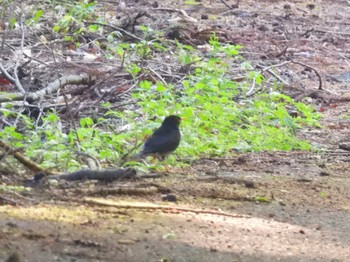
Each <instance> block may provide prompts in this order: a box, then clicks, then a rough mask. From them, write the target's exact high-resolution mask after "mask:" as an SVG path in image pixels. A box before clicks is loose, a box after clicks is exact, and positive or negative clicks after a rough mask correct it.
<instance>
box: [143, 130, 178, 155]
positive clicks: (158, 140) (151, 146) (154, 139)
mask: <svg viewBox="0 0 350 262" xmlns="http://www.w3.org/2000/svg"><path fill="white" fill-rule="evenodd" d="M157 131H158V130H157ZM178 144H179V134H178V133H177V132H168V133H161V134H159V133H158V132H154V134H153V135H152V136H151V137H150V138H148V140H147V141H146V143H145V144H144V147H143V150H142V153H143V154H152V153H165V152H170V151H173V150H175V149H176V147H177V146H178Z"/></svg>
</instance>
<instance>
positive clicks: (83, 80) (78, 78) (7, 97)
mask: <svg viewBox="0 0 350 262" xmlns="http://www.w3.org/2000/svg"><path fill="white" fill-rule="evenodd" d="M95 80H96V78H95V77H93V76H90V75H88V74H83V75H67V76H62V77H61V78H59V79H57V80H55V81H54V82H52V83H50V84H48V85H47V87H45V88H43V89H41V90H39V91H36V92H33V93H28V94H22V93H8V94H1V95H0V103H2V102H10V101H20V100H23V99H24V98H26V99H31V100H33V101H36V100H39V99H40V98H41V97H43V96H45V95H51V94H52V93H54V92H55V91H57V90H58V89H60V88H62V87H64V86H66V85H92V84H94V83H95Z"/></svg>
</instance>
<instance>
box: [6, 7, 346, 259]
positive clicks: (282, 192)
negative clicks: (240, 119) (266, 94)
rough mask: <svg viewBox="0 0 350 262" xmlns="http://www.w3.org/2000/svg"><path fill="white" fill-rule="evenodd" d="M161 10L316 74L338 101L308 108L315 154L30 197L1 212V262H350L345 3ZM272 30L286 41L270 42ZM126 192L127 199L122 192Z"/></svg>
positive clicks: (249, 157)
mask: <svg viewBox="0 0 350 262" xmlns="http://www.w3.org/2000/svg"><path fill="white" fill-rule="evenodd" d="M137 2H138V1H137ZM140 2H142V1H140ZM165 2H168V1H165ZM165 2H164V4H163V3H159V4H160V5H162V6H163V5H164V6H166V7H168V8H181V9H184V10H186V12H187V13H188V14H189V15H190V16H192V17H195V18H196V19H199V20H200V19H201V16H202V14H208V15H209V16H211V15H216V16H221V19H218V20H215V23H218V24H220V26H221V28H222V29H225V30H229V31H230V32H231V33H232V37H233V39H235V41H236V42H237V43H238V44H242V45H243V46H244V47H245V48H244V53H246V55H247V56H248V57H249V58H250V59H255V60H258V59H266V58H263V56H264V55H266V56H268V57H269V56H270V55H271V54H272V53H273V54H278V53H279V52H281V51H282V50H283V48H284V47H288V49H286V50H285V52H286V53H288V52H290V53H293V54H292V55H293V56H296V57H298V58H299V60H300V61H303V62H304V63H306V64H308V65H311V66H312V67H313V68H316V69H317V71H318V72H319V73H320V74H321V76H322V85H323V89H324V90H327V91H328V92H329V93H331V94H332V95H333V96H336V97H343V99H337V100H331V99H329V100H328V101H324V100H323V101H313V103H314V104H315V107H316V109H317V110H318V111H319V112H321V114H322V119H321V124H322V126H323V128H314V129H307V130H304V131H302V132H301V133H300V134H299V136H300V137H301V138H304V139H307V140H309V141H310V142H311V143H312V144H313V145H314V146H315V147H317V148H319V149H320V150H319V151H317V152H310V151H308V152H299V151H298V152H296V151H293V152H260V153H247V154H239V153H237V155H236V156H235V157H227V158H225V157H223V158H207V159H199V160H197V161H195V162H193V163H191V165H190V166H187V167H182V168H171V169H170V171H169V172H165V173H164V174H163V175H162V176H159V177H156V178H151V179H146V180H135V181H126V182H115V183H110V184H107V185H106V184H101V183H96V182H91V181H84V182H81V183H76V182H75V183H73V182H70V183H68V182H66V183H64V184H60V185H59V186H57V185H50V187H49V188H38V189H35V188H34V189H33V190H31V191H28V192H27V193H26V194H25V195H23V194H22V196H21V197H18V198H16V201H15V202H14V203H13V204H12V205H2V206H0V236H1V237H0V247H1V248H0V260H2V261H3V260H4V259H5V258H6V257H8V256H9V254H11V253H13V252H17V253H18V255H19V256H20V257H21V259H23V261H186V262H187V261H203V262H204V261H222V262H226V261H237V262H238V261H242V262H243V261H252V262H253V261H350V229H349V228H350V226H349V225H350V224H349V222H350V152H348V151H346V150H342V149H339V146H340V145H342V144H344V143H346V142H348V141H349V140H350V120H349V119H350V118H349V102H348V101H347V100H348V99H347V93H348V92H349V89H350V80H349V79H341V80H339V79H338V80H336V79H335V78H336V76H337V75H340V74H342V73H346V72H350V35H349V32H350V22H349V14H350V5H349V3H348V2H347V1H345V0H344V1H342V0H336V1H334V0H315V1H309V2H305V1H296V0H292V1H268V0H266V1H251V0H249V1H241V3H240V4H239V8H237V9H233V10H231V11H229V9H228V7H226V6H225V5H223V3H222V2H221V1H211V2H212V3H211V4H210V3H209V1H206V0H203V1H200V2H199V5H184V4H181V5H180V4H178V3H169V4H166V3H165ZM230 2H232V1H228V2H226V3H230ZM230 4H233V3H230ZM140 8H141V7H140ZM230 12H231V13H230ZM223 13H225V15H222V14H223ZM201 21H202V20H201ZM278 30H280V31H278ZM281 30H282V31H281ZM308 30H311V31H309V32H308V34H310V36H309V37H308V38H307V39H306V38H305V37H304V36H302V35H303V33H305V32H307V31H308ZM276 32H279V33H281V32H282V34H286V35H287V34H288V32H289V33H290V32H293V33H294V36H293V37H292V38H288V39H287V38H286V40H285V41H280V40H278V41H277V40H276V39H275V38H276V36H275V33H276ZM248 39H249V40H248ZM243 55H244V54H243ZM289 55H291V54H289ZM299 69H300V71H302V68H301V67H300V68H299ZM349 74H350V73H349ZM303 83H304V86H303V87H304V88H305V92H307V91H310V90H317V87H318V85H319V82H318V79H317V77H316V76H312V77H308V78H307V79H306V80H305V81H304V82H303ZM319 100H320V99H319ZM12 182H13V184H14V185H16V181H12ZM130 187H133V188H135V194H134V195H133V196H131V195H130V194H120V193H123V188H130ZM111 189H115V190H116V191H118V190H119V191H118V192H119V193H114V194H113V193H112V192H111ZM126 192H129V191H126ZM166 194H168V195H167V196H166V197H168V198H171V197H172V196H174V197H176V200H177V201H176V202H166V201H164V199H163V200H162V197H163V198H164V195H166ZM169 195H170V196H169ZM16 202H18V205H17V204H16Z"/></svg>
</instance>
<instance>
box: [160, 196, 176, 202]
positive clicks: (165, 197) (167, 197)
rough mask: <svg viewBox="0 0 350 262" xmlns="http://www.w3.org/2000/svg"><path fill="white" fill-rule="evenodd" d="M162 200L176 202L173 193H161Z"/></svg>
mask: <svg viewBox="0 0 350 262" xmlns="http://www.w3.org/2000/svg"><path fill="white" fill-rule="evenodd" d="M162 200H163V201H168V202H176V201H177V198H176V196H175V195H174V194H165V195H162Z"/></svg>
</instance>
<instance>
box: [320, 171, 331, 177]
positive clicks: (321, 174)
mask: <svg viewBox="0 0 350 262" xmlns="http://www.w3.org/2000/svg"><path fill="white" fill-rule="evenodd" d="M320 176H330V173H328V172H327V171H321V172H320Z"/></svg>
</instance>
